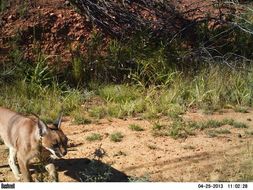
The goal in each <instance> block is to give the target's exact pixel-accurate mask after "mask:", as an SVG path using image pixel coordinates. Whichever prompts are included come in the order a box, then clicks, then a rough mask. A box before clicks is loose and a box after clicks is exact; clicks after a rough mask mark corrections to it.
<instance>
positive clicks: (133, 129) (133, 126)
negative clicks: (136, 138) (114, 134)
mask: <svg viewBox="0 0 253 190" xmlns="http://www.w3.org/2000/svg"><path fill="white" fill-rule="evenodd" d="M128 128H129V129H131V130H132V131H144V129H143V128H142V127H141V126H139V125H136V124H131V125H129V127H128Z"/></svg>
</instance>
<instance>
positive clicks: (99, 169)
mask: <svg viewBox="0 0 253 190" xmlns="http://www.w3.org/2000/svg"><path fill="white" fill-rule="evenodd" d="M55 166H56V167H57V171H64V174H65V175H66V176H69V177H71V178H72V179H75V180H76V181H79V182H128V181H129V176H127V175H126V174H124V173H123V172H121V171H119V170H117V169H115V168H113V167H111V166H110V165H108V164H105V163H103V162H101V161H99V160H95V159H92V160H90V159H87V158H74V159H59V160H55Z"/></svg>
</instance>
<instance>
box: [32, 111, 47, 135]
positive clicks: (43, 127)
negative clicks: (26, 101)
mask: <svg viewBox="0 0 253 190" xmlns="http://www.w3.org/2000/svg"><path fill="white" fill-rule="evenodd" d="M32 114H33V115H34V116H35V117H37V119H38V128H39V135H40V136H41V137H43V136H44V135H45V134H46V133H47V125H46V124H45V123H44V122H43V121H42V120H41V119H40V117H39V116H38V115H37V114H35V113H32Z"/></svg>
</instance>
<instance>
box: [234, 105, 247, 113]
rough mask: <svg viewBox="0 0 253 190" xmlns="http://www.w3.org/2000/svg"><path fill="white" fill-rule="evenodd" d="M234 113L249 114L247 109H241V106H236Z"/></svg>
mask: <svg viewBox="0 0 253 190" xmlns="http://www.w3.org/2000/svg"><path fill="white" fill-rule="evenodd" d="M234 110H235V112H240V113H249V111H248V108H247V107H242V106H236V107H235V108H234Z"/></svg>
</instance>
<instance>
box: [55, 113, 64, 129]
mask: <svg viewBox="0 0 253 190" xmlns="http://www.w3.org/2000/svg"><path fill="white" fill-rule="evenodd" d="M62 115H63V113H62V112H61V113H60V114H59V116H58V118H57V119H56V120H55V122H54V123H53V124H54V126H55V127H56V129H60V127H61V122H62Z"/></svg>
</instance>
